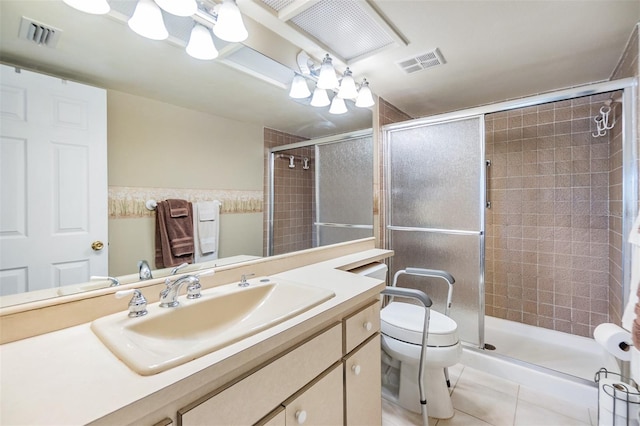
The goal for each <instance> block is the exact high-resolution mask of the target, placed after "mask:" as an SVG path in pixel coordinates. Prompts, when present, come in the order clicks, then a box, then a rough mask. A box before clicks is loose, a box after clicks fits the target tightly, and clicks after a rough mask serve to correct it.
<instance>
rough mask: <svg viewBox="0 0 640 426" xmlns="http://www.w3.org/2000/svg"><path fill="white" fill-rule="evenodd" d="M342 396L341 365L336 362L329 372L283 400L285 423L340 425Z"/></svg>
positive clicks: (342, 417)
mask: <svg viewBox="0 0 640 426" xmlns="http://www.w3.org/2000/svg"><path fill="white" fill-rule="evenodd" d="M342 396H343V394H342V365H341V364H337V365H336V366H335V367H334V368H333V369H332V370H330V371H329V373H327V374H326V375H324V376H322V377H321V378H319V379H317V380H314V382H313V383H311V384H310V385H309V386H308V387H306V388H305V389H303V390H302V391H301V392H300V393H299V394H297V395H295V396H294V397H293V398H292V399H290V400H289V401H287V402H285V404H284V405H285V407H286V425H287V426H297V425H305V426H332V425H342V422H343V420H344V412H343V398H342Z"/></svg>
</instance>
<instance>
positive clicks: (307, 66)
mask: <svg viewBox="0 0 640 426" xmlns="http://www.w3.org/2000/svg"><path fill="white" fill-rule="evenodd" d="M214 31H215V29H214ZM296 60H297V63H298V68H299V69H300V73H299V74H296V75H295V76H294V78H293V81H292V82H291V90H290V91H289V96H290V97H291V98H294V99H303V98H307V97H309V95H310V92H309V88H308V87H307V82H306V80H307V79H310V80H315V81H316V88H315V90H314V91H313V96H312V98H311V102H310V105H311V106H314V107H325V106H327V105H329V104H331V108H330V109H329V112H330V113H331V114H344V113H345V112H347V111H348V109H347V105H346V102H345V100H347V99H349V100H352V101H355V105H356V106H357V107H359V108H369V107H371V106H373V105H375V101H374V100H373V94H372V93H371V89H370V88H369V82H368V81H367V80H366V79H362V83H361V84H360V85H358V84H356V82H355V79H354V78H353V73H352V71H351V69H350V68H349V67H347V69H346V70H345V71H344V73H343V74H342V79H341V80H340V81H338V78H337V77H336V70H335V68H334V67H333V63H332V60H331V57H330V56H329V54H326V56H325V57H324V59H323V61H322V64H321V65H320V66H318V65H317V64H314V62H313V61H312V60H311V58H310V57H309V55H307V53H306V52H305V51H301V52H300V53H298V56H297V58H296ZM327 90H332V91H334V92H335V93H336V94H335V95H334V97H333V101H329V96H328V95H327Z"/></svg>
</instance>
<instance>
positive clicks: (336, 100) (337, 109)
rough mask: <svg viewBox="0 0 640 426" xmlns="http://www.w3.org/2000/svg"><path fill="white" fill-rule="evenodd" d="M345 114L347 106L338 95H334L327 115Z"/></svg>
mask: <svg viewBox="0 0 640 426" xmlns="http://www.w3.org/2000/svg"><path fill="white" fill-rule="evenodd" d="M345 112H347V105H346V104H345V103H344V99H342V98H341V97H340V96H339V95H335V96H334V97H333V100H332V101H331V108H329V113H331V114H344V113H345Z"/></svg>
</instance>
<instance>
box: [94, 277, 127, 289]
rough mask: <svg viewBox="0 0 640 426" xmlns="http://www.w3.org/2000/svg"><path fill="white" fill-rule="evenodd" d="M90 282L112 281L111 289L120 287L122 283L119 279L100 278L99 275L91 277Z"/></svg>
mask: <svg viewBox="0 0 640 426" xmlns="http://www.w3.org/2000/svg"><path fill="white" fill-rule="evenodd" d="M89 279H90V280H92V281H93V280H107V281H111V284H110V285H109V287H115V286H119V285H120V281H118V279H117V278H114V277H99V276H97V275H92V276H91V277H89Z"/></svg>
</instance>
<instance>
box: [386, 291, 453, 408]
mask: <svg viewBox="0 0 640 426" xmlns="http://www.w3.org/2000/svg"><path fill="white" fill-rule="evenodd" d="M424 313H425V309H424V308H423V307H422V306H417V305H412V304H410V303H403V302H397V301H394V302H392V303H390V304H389V305H387V306H386V307H385V308H384V309H382V311H381V312H380V321H381V332H382V350H383V356H382V359H383V361H382V363H383V373H382V374H383V389H384V392H383V396H384V397H385V398H386V399H390V400H392V401H394V402H396V403H397V404H398V405H400V406H401V407H404V408H405V409H407V410H410V411H413V412H416V413H420V393H419V388H418V366H419V363H420V350H421V347H420V344H421V342H422V327H423V324H424ZM461 356H462V345H461V343H460V339H459V337H458V325H457V324H456V322H455V321H454V320H452V319H451V318H449V317H447V316H446V315H443V314H441V313H440V312H437V311H434V310H433V309H432V310H431V311H430V318H429V335H428V341H427V353H426V357H425V361H424V389H425V393H426V399H427V412H428V414H429V417H434V418H439V419H448V418H450V417H453V404H452V403H451V397H450V395H449V388H448V387H447V380H446V378H445V374H444V369H445V368H448V367H451V366H453V365H455V364H457V363H458V361H460V357H461ZM385 364H386V365H385ZM385 369H386V372H385ZM385 373H386V379H387V384H386V385H387V386H385V383H384V382H385Z"/></svg>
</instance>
